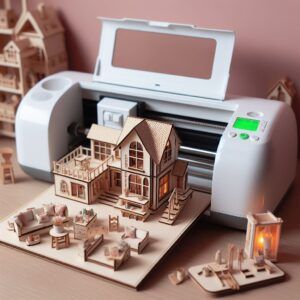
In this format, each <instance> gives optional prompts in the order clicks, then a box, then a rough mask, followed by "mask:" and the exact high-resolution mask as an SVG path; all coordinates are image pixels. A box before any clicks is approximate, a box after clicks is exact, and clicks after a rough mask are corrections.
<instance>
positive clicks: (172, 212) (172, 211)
mask: <svg viewBox="0 0 300 300" xmlns="http://www.w3.org/2000/svg"><path fill="white" fill-rule="evenodd" d="M192 194H193V190H192V189H190V188H188V189H186V190H185V191H184V192H183V193H181V192H179V191H177V189H174V191H173V192H172V194H171V196H170V198H169V201H168V206H167V207H166V209H165V210H164V212H163V214H162V216H161V218H160V220H159V222H160V223H165V224H168V225H172V224H174V222H175V220H176V219H177V217H178V216H179V214H180V212H181V210H182V209H183V207H184V205H185V204H186V202H187V201H188V200H189V199H190V198H191V197H192Z"/></svg>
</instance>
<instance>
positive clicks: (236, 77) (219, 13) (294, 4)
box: [29, 0, 300, 119]
mask: <svg viewBox="0 0 300 300" xmlns="http://www.w3.org/2000/svg"><path fill="white" fill-rule="evenodd" d="M38 2H40V0H38V1H36V0H29V7H33V6H35V5H36V3H38ZM45 3H46V4H51V5H53V6H56V7H57V9H58V10H59V13H60V16H61V19H62V21H63V23H64V25H65V27H66V29H67V46H68V49H69V53H70V66H71V69H73V70H80V71H87V72H92V71H93V66H94V63H95V59H96V55H97V51H98V43H99V32H100V22H99V21H98V20H96V17H97V16H105V17H113V18H123V17H128V18H140V19H150V20H159V21H169V22H177V23H189V24H195V25H197V26H200V27H207V28H218V29H232V30H235V32H236V46H235V52H234V57H233V62H232V68H231V78H230V83H229V90H228V92H229V93H234V94H243V95H251V96H258V97H264V96H265V95H266V93H267V90H268V89H269V88H270V87H271V86H272V84H273V83H274V82H275V81H276V80H277V79H279V78H281V77H282V76H285V75H288V76H289V77H290V78H292V79H293V80H294V81H295V82H296V87H297V89H298V91H299V94H300V33H299V28H300V17H299V12H300V1H297V0H251V1H250V0H249V1H242V0H226V1H225V0H160V1H158V0H148V1H146V0H72V1H71V0H69V1H66V0H64V1H62V0H47V1H45ZM295 110H296V112H297V114H298V115H300V105H295ZM299 119H300V118H299Z"/></svg>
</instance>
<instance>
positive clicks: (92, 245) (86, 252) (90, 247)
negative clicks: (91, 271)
mask: <svg viewBox="0 0 300 300" xmlns="http://www.w3.org/2000/svg"><path fill="white" fill-rule="evenodd" d="M102 242H103V234H99V235H95V236H93V237H92V238H90V239H88V240H85V241H83V242H82V243H80V244H79V246H78V247H79V253H78V254H79V256H81V257H82V258H83V259H84V261H86V260H87V258H88V257H89V256H90V255H91V254H92V253H93V252H94V251H95V250H96V249H97V247H99V246H100V244H101V243H102Z"/></svg>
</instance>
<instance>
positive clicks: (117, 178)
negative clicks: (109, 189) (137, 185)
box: [113, 172, 122, 187]
mask: <svg viewBox="0 0 300 300" xmlns="http://www.w3.org/2000/svg"><path fill="white" fill-rule="evenodd" d="M113 174H114V183H115V186H118V187H121V185H122V179H121V173H120V172H114V173H113Z"/></svg>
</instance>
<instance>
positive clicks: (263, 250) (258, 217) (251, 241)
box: [245, 212, 283, 261]
mask: <svg viewBox="0 0 300 300" xmlns="http://www.w3.org/2000/svg"><path fill="white" fill-rule="evenodd" d="M247 219H248V225H247V233H246V242H245V253H246V255H247V256H248V257H249V258H254V257H255V256H258V255H263V256H264V257H265V258H266V259H269V260H271V261H276V260H277V254H278V247H279V240H280V233H281V224H282V222H283V221H282V219H281V218H277V217H275V216H274V215H273V214H272V213H271V212H267V213H261V214H248V215H247Z"/></svg>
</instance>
